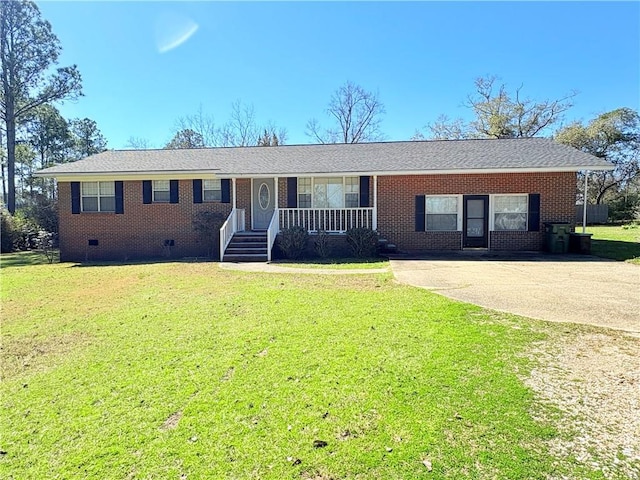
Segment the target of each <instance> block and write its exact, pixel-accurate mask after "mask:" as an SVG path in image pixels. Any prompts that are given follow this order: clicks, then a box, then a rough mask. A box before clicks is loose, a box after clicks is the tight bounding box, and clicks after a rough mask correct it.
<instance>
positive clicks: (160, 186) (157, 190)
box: [153, 180, 171, 203]
mask: <svg viewBox="0 0 640 480" xmlns="http://www.w3.org/2000/svg"><path fill="white" fill-rule="evenodd" d="M170 199H171V184H170V182H169V180H154V181H153V202H154V203H155V202H169V200H170Z"/></svg>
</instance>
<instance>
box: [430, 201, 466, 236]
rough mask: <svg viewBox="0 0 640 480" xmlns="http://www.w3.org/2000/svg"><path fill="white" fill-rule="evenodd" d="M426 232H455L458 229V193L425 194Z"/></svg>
mask: <svg viewBox="0 0 640 480" xmlns="http://www.w3.org/2000/svg"><path fill="white" fill-rule="evenodd" d="M425 202H426V203H425V215H426V222H425V226H426V231H427V232H455V231H456V230H458V215H459V211H458V210H459V206H460V198H459V196H458V195H427V196H425Z"/></svg>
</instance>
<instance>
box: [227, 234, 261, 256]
mask: <svg viewBox="0 0 640 480" xmlns="http://www.w3.org/2000/svg"><path fill="white" fill-rule="evenodd" d="M222 261H223V262H266V261H267V232H266V231H252V232H237V233H235V234H234V235H233V238H232V239H231V242H230V243H229V246H227V249H226V250H225V251H224V257H223V258H222Z"/></svg>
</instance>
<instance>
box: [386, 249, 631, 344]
mask: <svg viewBox="0 0 640 480" xmlns="http://www.w3.org/2000/svg"><path fill="white" fill-rule="evenodd" d="M391 269H392V270H393V273H394V275H395V277H396V279H397V280H398V281H400V282H402V283H406V284H409V285H414V286H417V287H422V288H426V289H428V290H431V291H434V292H437V293H439V294H442V295H445V296H447V297H450V298H454V299H456V300H462V301H465V302H469V303H473V304H476V305H480V306H483V307H487V308H492V309H494V310H501V311H505V312H510V313H515V314H518V315H523V316H526V317H530V318H538V319H541V320H549V321H558V322H574V323H583V324H589V325H597V326H602V327H609V328H615V329H619V330H625V331H628V332H632V333H634V334H636V335H640V266H638V265H633V264H630V263H624V262H616V261H609V260H604V259H600V258H597V257H591V256H583V255H561V256H557V255H544V254H513V255H506V256H505V255H496V254H492V253H489V252H485V253H483V254H478V253H475V252H473V253H467V252H461V253H446V254H433V255H429V256H421V257H409V256H400V255H398V256H394V257H393V258H392V259H391Z"/></svg>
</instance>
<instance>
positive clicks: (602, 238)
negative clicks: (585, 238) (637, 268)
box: [576, 224, 640, 265]
mask: <svg viewBox="0 0 640 480" xmlns="http://www.w3.org/2000/svg"><path fill="white" fill-rule="evenodd" d="M576 232H578V233H582V227H580V226H577V227H576ZM587 233H593V237H591V253H592V254H594V255H597V256H599V257H604V258H612V259H614V260H627V261H629V262H631V263H635V264H638V265H640V225H638V224H630V225H623V226H621V225H600V226H588V227H587Z"/></svg>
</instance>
